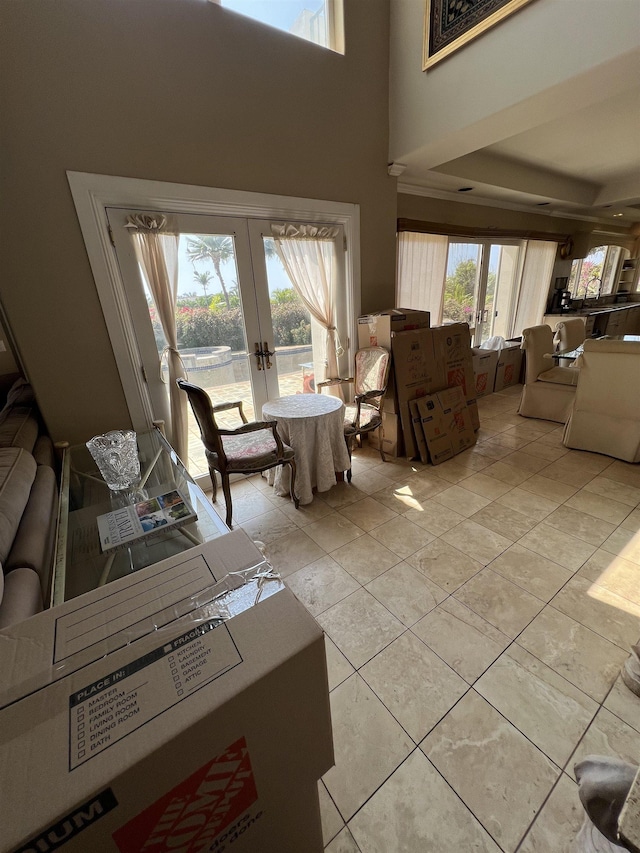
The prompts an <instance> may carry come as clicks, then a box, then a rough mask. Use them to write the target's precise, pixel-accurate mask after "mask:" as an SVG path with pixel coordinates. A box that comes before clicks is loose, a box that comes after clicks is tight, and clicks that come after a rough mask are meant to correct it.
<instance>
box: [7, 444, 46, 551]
mask: <svg viewBox="0 0 640 853" xmlns="http://www.w3.org/2000/svg"><path fill="white" fill-rule="evenodd" d="M36 469H37V465H36V460H35V459H34V458H33V456H31V454H30V453H27V452H26V450H23V449H22V448H20V447H2V448H0V562H1V563H4V562H5V560H6V559H7V556H8V554H9V551H10V550H11V546H12V545H13V540H14V539H15V537H16V533H17V531H18V526H19V524H20V521H21V519H22V514H23V512H24V509H25V507H26V505H27V501H28V500H29V494H30V492H31V486H32V485H33V481H34V478H35V476H36Z"/></svg>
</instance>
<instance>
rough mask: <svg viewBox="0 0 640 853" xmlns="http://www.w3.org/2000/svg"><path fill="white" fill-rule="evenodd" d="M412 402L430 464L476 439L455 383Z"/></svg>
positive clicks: (460, 393)
mask: <svg viewBox="0 0 640 853" xmlns="http://www.w3.org/2000/svg"><path fill="white" fill-rule="evenodd" d="M413 405H414V406H415V407H416V408H417V410H418V412H419V415H420V418H419V420H418V421H417V424H416V430H417V425H418V424H419V425H421V427H422V431H423V433H424V443H425V445H426V449H427V451H428V456H429V459H430V461H431V462H432V464H433V465H439V464H440V463H441V462H445V461H446V460H447V459H451V458H452V457H453V456H455V455H456V454H457V453H461V452H462V451H463V450H466V449H467V448H468V447H471V446H472V445H474V444H475V443H476V435H475V432H474V430H473V426H472V424H471V416H470V412H469V409H468V407H467V401H466V400H465V397H464V394H463V393H462V388H460V387H459V386H457V387H454V388H448V389H447V390H446V391H438V392H437V393H436V394H430V395H429V396H427V397H422V398H421V399H420V400H418V401H417V402H414V403H413ZM423 461H426V460H424V459H423Z"/></svg>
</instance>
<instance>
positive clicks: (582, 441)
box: [562, 338, 640, 462]
mask: <svg viewBox="0 0 640 853" xmlns="http://www.w3.org/2000/svg"><path fill="white" fill-rule="evenodd" d="M578 363H579V366H580V377H579V379H578V387H577V390H576V396H575V400H574V403H573V407H572V409H571V413H570V415H569V420H568V421H567V425H566V427H565V430H564V437H563V439H562V440H563V444H565V446H566V447H573V448H574V449H576V450H590V451H592V452H593V453H604V454H605V455H606V456H615V458H616V459H624V460H625V462H640V341H614V340H607V339H606V338H605V339H601V340H597V341H592V340H588V341H585V343H584V351H583V353H582V355H581V356H580V358H579V359H578Z"/></svg>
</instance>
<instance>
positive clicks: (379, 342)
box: [358, 308, 430, 350]
mask: <svg viewBox="0 0 640 853" xmlns="http://www.w3.org/2000/svg"><path fill="white" fill-rule="evenodd" d="M429 318H430V314H429V312H428V311H413V310H411V309H409V308H387V310H386V311H377V312H376V313H375V314H365V315H363V316H362V317H358V348H359V349H361V348H362V347H384V348H385V349H388V350H390V349H391V338H392V336H393V333H395V332H404V331H407V330H413V329H428V328H429Z"/></svg>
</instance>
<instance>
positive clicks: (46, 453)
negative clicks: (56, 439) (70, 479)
mask: <svg viewBox="0 0 640 853" xmlns="http://www.w3.org/2000/svg"><path fill="white" fill-rule="evenodd" d="M31 453H32V455H33V458H34V459H35V460H36V462H37V463H38V465H47V466H48V467H49V468H53V469H54V470H55V467H56V457H55V452H54V449H53V442H52V441H51V439H50V438H49V436H48V435H40V436H38V440H37V441H36V443H35V445H34V448H33V450H32V451H31Z"/></svg>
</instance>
